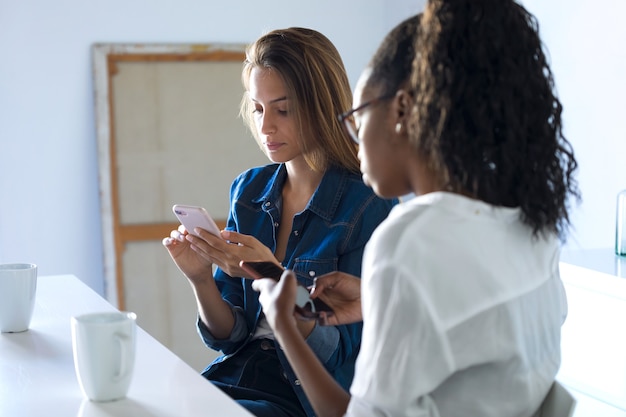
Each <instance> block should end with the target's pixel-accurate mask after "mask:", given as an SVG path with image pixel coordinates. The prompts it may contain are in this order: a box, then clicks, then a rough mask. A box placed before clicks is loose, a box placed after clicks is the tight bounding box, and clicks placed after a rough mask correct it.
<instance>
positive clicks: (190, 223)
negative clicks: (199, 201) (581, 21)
mask: <svg viewBox="0 0 626 417" xmlns="http://www.w3.org/2000/svg"><path fill="white" fill-rule="evenodd" d="M172 210H173V211H174V214H175V215H176V217H177V218H178V220H179V221H180V222H181V223H182V225H183V226H185V229H187V231H188V232H189V233H190V234H194V233H193V230H194V229H195V228H196V227H199V228H202V229H205V230H206V231H207V232H209V233H212V234H214V235H215V236H217V237H221V235H220V228H219V227H217V224H216V223H215V221H214V220H213V218H212V217H211V215H209V212H208V211H206V210H205V209H204V208H203V207H199V206H186V205H183V204H174V206H173V207H172Z"/></svg>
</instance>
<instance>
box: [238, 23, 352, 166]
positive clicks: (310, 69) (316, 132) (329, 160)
mask: <svg viewBox="0 0 626 417" xmlns="http://www.w3.org/2000/svg"><path fill="white" fill-rule="evenodd" d="M253 68H262V69H270V70H272V71H275V73H276V74H278V75H279V76H280V77H281V79H282V80H283V82H284V83H285V88H286V89H287V92H288V93H287V94H288V96H289V98H290V99H292V100H290V106H291V108H290V111H291V112H292V114H293V115H294V117H295V120H296V126H297V130H298V132H299V133H300V134H299V136H298V142H299V145H300V148H301V149H302V152H303V154H304V158H305V160H306V162H307V164H308V165H309V166H310V167H311V169H313V170H315V171H318V172H323V171H325V170H326V169H327V168H328V167H329V166H330V165H334V166H339V167H343V168H345V169H348V170H350V171H353V172H359V160H358V158H357V150H358V149H357V146H356V145H355V144H354V143H353V142H352V140H351V139H350V137H349V136H348V135H347V133H346V132H345V130H344V128H343V126H342V124H341V123H340V122H339V120H338V119H337V115H338V114H339V113H342V112H344V111H346V110H348V109H349V108H350V106H351V105H352V91H351V89H350V83H349V81H348V76H347V75H346V70H345V67H344V65H343V61H342V59H341V56H340V55H339V52H338V51H337V48H335V46H334V45H333V44H332V42H331V41H330V40H329V39H328V38H327V37H326V36H324V35H322V34H321V33H319V32H317V31H315V30H312V29H306V28H299V27H292V28H287V29H279V30H274V31H271V32H269V33H267V34H265V35H263V36H261V37H260V38H259V39H257V40H256V41H255V42H254V43H253V44H251V45H250V46H249V47H248V48H247V50H246V60H245V61H244V65H243V71H242V82H243V85H244V87H245V89H246V92H245V93H244V96H243V99H242V101H241V109H240V114H241V116H242V118H243V119H244V121H245V123H246V125H247V126H248V128H249V129H250V131H251V132H252V134H253V135H254V137H255V139H256V140H257V142H259V145H260V136H259V132H258V131H257V128H256V124H255V122H254V118H253V105H252V103H251V100H250V99H249V97H248V91H249V81H250V74H251V72H252V69H253Z"/></svg>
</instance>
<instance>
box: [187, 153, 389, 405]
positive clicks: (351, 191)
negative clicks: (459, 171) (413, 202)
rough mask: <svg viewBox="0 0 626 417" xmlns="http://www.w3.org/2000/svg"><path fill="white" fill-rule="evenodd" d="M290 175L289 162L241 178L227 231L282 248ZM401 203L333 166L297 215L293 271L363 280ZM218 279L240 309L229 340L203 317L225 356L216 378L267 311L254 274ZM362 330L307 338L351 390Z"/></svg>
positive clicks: (290, 258)
mask: <svg viewBox="0 0 626 417" xmlns="http://www.w3.org/2000/svg"><path fill="white" fill-rule="evenodd" d="M286 177H287V171H286V168H285V166H284V164H271V165H267V166H264V167H257V168H252V169H250V170H248V171H246V172H244V173H242V174H241V175H239V176H238V177H237V178H236V179H235V181H234V182H233V184H232V186H231V190H230V204H231V207H230V213H229V217H228V221H227V227H226V229H227V230H234V231H237V232H239V233H243V234H246V235H251V236H254V237H255V238H257V239H258V240H259V241H260V242H262V243H263V244H265V245H266V246H267V247H269V248H270V249H271V250H272V252H274V251H275V250H276V236H277V231H278V227H279V224H280V223H279V222H280V220H281V204H282V189H283V185H284V183H285V180H286ZM396 203H397V200H395V199H394V200H385V199H381V198H379V197H377V196H376V194H374V192H373V191H372V189H371V188H369V187H367V186H366V185H365V184H364V183H363V181H362V179H361V177H360V175H358V174H355V173H350V172H349V171H346V170H344V169H339V168H329V169H328V170H327V172H326V173H325V174H324V176H323V178H322V181H321V182H320V185H319V186H318V188H317V190H316V191H315V193H314V194H313V196H312V197H311V200H310V201H309V203H308V205H307V207H306V208H305V209H304V210H303V211H302V212H300V213H298V214H296V215H295V216H294V218H293V225H292V230H291V233H290V236H289V240H288V243H287V249H286V255H285V259H284V260H283V266H284V267H285V268H287V269H292V270H293V271H294V272H295V273H296V276H297V279H298V281H300V282H301V283H303V284H304V285H306V286H309V285H312V284H313V280H314V279H315V277H317V276H320V275H323V274H326V273H328V272H332V271H343V272H347V273H349V274H352V275H355V276H358V277H360V275H361V261H362V256H363V250H364V247H365V244H366V243H367V241H368V240H369V238H370V236H371V234H372V232H373V231H374V229H375V228H376V227H377V226H378V225H379V224H380V223H381V222H382V221H383V220H384V219H385V218H386V217H387V215H388V214H389V211H390V210H391V208H392V206H393V205H395V204H396ZM215 281H216V283H217V286H218V288H219V290H220V292H221V294H222V298H223V299H224V300H225V301H227V302H228V303H229V304H230V305H231V307H232V309H233V313H234V316H235V325H234V327H233V331H232V332H231V335H230V336H229V337H228V338H227V339H216V338H214V337H213V336H212V335H211V333H210V332H209V331H208V329H207V328H206V326H205V325H204V324H203V323H202V322H201V321H200V320H199V319H198V331H199V333H200V336H201V337H202V339H203V341H204V343H205V344H206V345H207V346H208V347H210V348H212V349H214V350H219V351H221V352H222V353H223V355H222V356H220V357H218V358H217V359H215V361H213V363H211V364H210V365H209V366H208V367H207V368H206V369H205V370H204V372H203V375H205V376H206V377H208V378H210V374H211V372H212V371H213V370H215V369H216V367H218V366H219V364H220V363H221V362H223V361H225V360H227V359H228V358H229V357H230V356H232V355H234V354H235V353H237V352H238V350H239V349H241V348H242V347H243V346H245V345H246V344H247V343H248V342H249V341H250V340H251V338H252V336H253V335H254V332H255V329H256V326H257V322H258V320H259V317H260V316H261V313H262V308H261V304H260V302H259V297H258V293H257V292H256V291H254V290H253V289H252V286H251V282H252V281H251V280H250V279H245V278H239V277H231V276H229V275H227V274H226V273H225V272H224V271H222V270H221V269H219V268H218V269H217V270H216V272H215ZM361 329H362V323H355V324H350V325H341V326H320V325H317V324H316V325H315V327H314V329H313V331H312V332H311V334H310V335H309V336H308V337H307V343H308V345H309V346H310V347H311V349H312V350H313V351H314V352H315V354H316V355H317V357H318V358H319V359H320V361H321V362H322V363H323V364H324V366H325V367H326V369H327V370H328V371H329V373H330V374H331V375H333V377H334V378H335V379H336V380H337V382H338V383H339V384H340V385H341V386H343V387H344V389H346V390H348V389H349V387H350V384H351V382H352V378H353V376H354V363H355V360H356V357H357V355H358V352H359V347H360V343H361ZM276 352H277V354H278V357H279V360H280V361H281V363H282V366H283V369H284V370H285V372H286V375H287V378H288V379H289V381H291V384H292V386H293V388H294V391H295V392H296V394H297V395H298V398H299V399H300V402H301V403H302V406H303V407H304V409H305V411H306V412H307V415H309V416H313V409H312V407H311V405H310V404H309V402H308V400H307V399H306V396H305V394H304V391H303V390H302V388H301V386H300V383H299V381H298V380H297V378H296V375H295V373H294V372H293V370H292V369H291V366H289V362H288V361H287V359H286V357H285V355H284V353H283V351H282V349H276Z"/></svg>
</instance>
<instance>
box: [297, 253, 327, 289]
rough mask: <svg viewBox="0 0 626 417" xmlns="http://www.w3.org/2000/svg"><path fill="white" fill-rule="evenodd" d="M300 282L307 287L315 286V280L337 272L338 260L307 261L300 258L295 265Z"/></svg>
mask: <svg viewBox="0 0 626 417" xmlns="http://www.w3.org/2000/svg"><path fill="white" fill-rule="evenodd" d="M292 269H293V271H294V272H295V273H296V276H297V277H298V281H299V282H301V283H302V284H304V285H305V286H307V287H308V286H311V285H313V281H314V280H315V278H317V277H319V276H322V275H324V274H327V273H329V272H333V271H336V270H337V258H332V259H319V258H318V259H305V258H298V259H296V260H295V262H294V264H293V268H292Z"/></svg>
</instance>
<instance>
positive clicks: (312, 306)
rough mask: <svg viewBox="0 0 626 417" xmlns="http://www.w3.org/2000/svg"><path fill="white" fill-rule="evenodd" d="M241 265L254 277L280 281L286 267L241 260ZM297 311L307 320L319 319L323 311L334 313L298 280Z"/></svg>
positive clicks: (328, 313) (329, 313) (326, 313)
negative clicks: (312, 296)
mask: <svg viewBox="0 0 626 417" xmlns="http://www.w3.org/2000/svg"><path fill="white" fill-rule="evenodd" d="M239 265H240V266H241V267H242V268H243V269H244V270H246V271H248V272H249V273H250V275H252V278H254V279H260V278H271V279H273V280H275V281H279V280H280V279H281V277H282V276H283V272H284V271H285V269H284V268H283V267H282V266H279V265H276V264H274V263H272V262H252V261H241V262H240V263H239ZM294 304H295V311H296V313H298V315H299V316H300V317H302V318H303V319H306V320H313V319H317V318H318V317H319V316H320V314H321V313H324V315H325V316H330V315H332V314H333V311H332V309H331V308H330V307H329V306H328V305H326V303H324V301H322V300H321V299H312V298H311V297H310V294H309V289H308V288H307V287H305V286H304V285H302V284H300V283H299V282H298V286H297V288H296V299H295V303H294Z"/></svg>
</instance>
